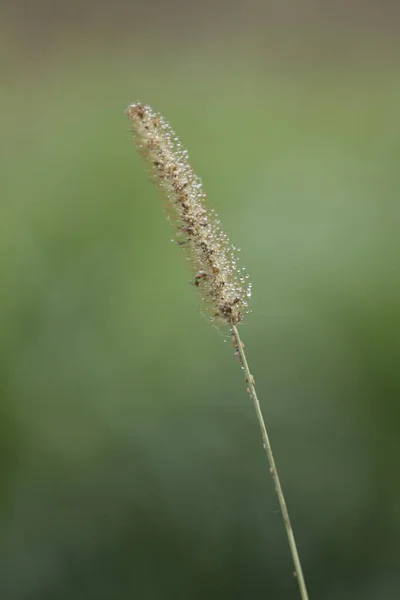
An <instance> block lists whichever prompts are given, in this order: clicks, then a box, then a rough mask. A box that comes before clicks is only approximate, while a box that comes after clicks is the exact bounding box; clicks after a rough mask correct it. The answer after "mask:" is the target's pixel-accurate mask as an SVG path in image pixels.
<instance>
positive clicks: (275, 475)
mask: <svg viewBox="0 0 400 600" xmlns="http://www.w3.org/2000/svg"><path fill="white" fill-rule="evenodd" d="M231 330H232V335H233V341H234V345H235V347H236V349H237V350H236V352H237V356H238V358H239V360H240V362H241V365H242V367H243V369H244V372H245V377H246V381H247V382H248V392H249V394H250V398H251V399H252V401H253V405H254V408H255V411H256V415H257V419H258V423H259V425H260V429H261V435H262V438H263V443H264V449H265V452H266V454H267V458H268V462H269V466H270V469H269V470H270V473H271V475H272V478H273V480H274V483H275V490H276V493H277V496H278V500H279V506H280V509H281V513H282V517H283V522H284V524H285V529H286V534H287V538H288V541H289V546H290V551H291V553H292V559H293V563H294V567H295V573H294V575H295V576H296V578H297V581H298V584H299V590H300V596H301V598H302V600H308V593H307V588H306V583H305V581H304V576H303V569H302V568H301V562H300V557H299V553H298V551H297V546H296V540H295V538H294V533H293V529H292V526H291V523H290V518H289V512H288V509H287V506H286V500H285V496H284V495H283V491H282V486H281V482H280V479H279V475H278V471H277V469H276V465H275V459H274V455H273V453H272V447H271V442H270V441H269V437H268V433H267V428H266V426H265V422H264V417H263V415H262V412H261V407H260V403H259V401H258V398H257V393H256V389H255V387H254V378H253V376H252V374H251V373H250V369H249V365H248V363H247V359H246V355H245V352H244V349H243V348H244V346H243V344H242V341H241V339H240V337H239V332H238V330H237V327H236V325H234V324H232V325H231Z"/></svg>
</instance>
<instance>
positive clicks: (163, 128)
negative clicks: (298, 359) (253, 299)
mask: <svg viewBox="0 0 400 600" xmlns="http://www.w3.org/2000/svg"><path fill="white" fill-rule="evenodd" d="M126 114H127V116H128V118H129V120H130V122H131V124H132V131H133V133H134V137H135V139H136V144H137V148H138V151H139V153H140V154H141V155H142V156H143V157H144V159H145V160H146V162H147V163H148V165H149V167H150V173H151V176H152V179H153V180H154V181H155V182H156V183H157V184H158V186H159V187H160V188H161V190H162V191H163V192H164V194H165V196H166V200H167V207H168V214H169V216H170V219H171V220H172V222H173V223H174V225H175V227H176V241H177V242H178V244H179V245H180V246H181V247H183V248H184V249H185V251H186V252H187V256H188V258H189V259H190V263H191V266H192V269H193V272H194V280H193V283H194V285H195V286H196V287H197V288H198V290H199V291H200V294H201V297H202V299H203V300H204V301H205V303H206V305H207V307H206V308H207V312H208V313H209V314H210V318H211V320H212V321H214V322H216V323H223V324H228V325H232V324H233V325H235V324H237V323H239V321H240V320H241V319H242V318H243V316H244V314H246V313H247V312H248V299H249V298H250V296H251V283H249V281H248V275H247V274H246V273H245V271H244V269H243V268H240V267H239V266H238V258H237V250H236V248H235V247H234V246H232V245H231V244H230V242H229V240H228V237H227V236H226V234H225V233H224V232H223V231H222V229H221V228H220V224H219V221H218V220H217V219H216V215H215V213H214V211H212V210H209V209H208V208H207V207H206V195H205V193H204V191H203V185H202V182H201V179H200V178H199V177H198V176H197V175H195V173H194V172H193V169H192V167H191V165H190V163H189V155H188V152H187V151H186V150H185V149H184V148H183V147H182V145H181V143H180V141H179V139H178V138H177V136H176V134H175V133H174V131H173V130H172V128H171V126H170V125H169V123H167V122H166V121H165V119H164V118H163V116H162V115H160V114H159V113H156V112H154V111H153V109H152V108H151V107H150V106H147V105H143V104H140V103H138V104H131V105H130V106H128V108H127V110H126Z"/></svg>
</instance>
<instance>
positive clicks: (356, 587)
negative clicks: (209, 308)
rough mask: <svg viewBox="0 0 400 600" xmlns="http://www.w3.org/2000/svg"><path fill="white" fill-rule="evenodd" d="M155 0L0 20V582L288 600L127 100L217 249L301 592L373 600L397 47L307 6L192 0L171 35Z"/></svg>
mask: <svg viewBox="0 0 400 600" xmlns="http://www.w3.org/2000/svg"><path fill="white" fill-rule="evenodd" d="M175 4H177V3H175ZM178 4H179V3H178ZM173 6H174V5H173ZM163 10H164V13H162V15H161V16H158V17H157V18H155V23H156V25H155V26H154V28H152V24H153V22H154V20H152V18H151V15H150V16H149V15H148V14H147V13H146V19H145V21H144V25H143V27H142V28H141V27H140V26H139V25H140V24H138V22H137V21H135V24H134V30H135V32H136V34H135V35H132V36H131V37H130V36H127V35H126V29H129V27H128V25H127V24H126V23H125V29H124V35H123V36H121V38H119V37H118V28H117V27H116V25H115V22H114V21H113V23H112V25H110V27H109V28H107V22H106V19H105V20H103V22H102V27H101V28H100V27H99V29H98V30H96V28H95V27H93V28H92V29H91V30H90V32H88V33H87V34H85V31H82V29H80V28H79V27H78V25H76V24H75V26H73V25H71V24H70V23H69V24H68V27H66V28H65V29H62V28H61V29H56V33H54V32H53V30H52V24H51V21H50V20H49V21H48V22H47V23H46V24H47V27H44V28H43V29H44V30H45V31H46V33H43V32H42V30H41V28H38V29H35V27H32V28H31V29H30V28H27V27H26V23H24V22H23V18H22V16H21V15H22V13H21V15H20V20H18V19H17V18H16V17H15V14H14V15H13V18H12V19H11V17H10V23H12V25H10V27H9V28H7V27H6V26H5V25H6V24H7V21H5V22H3V23H2V27H3V29H4V32H3V35H2V42H1V48H2V56H3V60H2V62H3V63H4V66H5V67H6V68H5V69H4V74H3V75H2V96H1V117H0V118H1V139H0V153H1V162H0V181H1V184H0V185H1V205H0V328H1V336H0V390H1V397H0V533H1V535H0V559H1V560H0V597H1V598H2V599H3V598H4V600H64V599H65V600H67V599H68V600H70V599H74V600H84V599H85V600H86V599H92V598H93V600H94V599H96V600H102V599H111V598H117V599H124V600H125V599H128V598H141V599H146V600H147V599H148V600H153V599H154V600H158V599H163V600H166V599H169V598H171V599H172V598H173V599H177V598H189V599H192V598H193V599H197V598H199V599H200V598H201V599H203V598H218V599H221V598H229V599H230V600H233V599H236V598H237V599H241V600H242V599H243V598H261V597H262V598H271V599H273V600H275V599H278V598H279V599H292V598H293V599H295V598H298V594H297V589H296V582H295V580H294V579H293V577H292V565H291V559H290V555H289V550H288V547H287V542H286V538H285V533H284V528H283V525H282V520H281V516H280V514H279V511H278V505H277V500H276V497H275V494H274V490H273V484H272V481H271V480H270V476H269V473H268V468H267V464H266V460H265V457H264V454H263V451H262V445H261V441H260V435H259V431H258V426H257V422H256V419H255V416H254V413H253V409H252V407H251V404H250V402H249V399H248V396H247V394H246V392H245V386H244V382H243V377H242V373H241V371H240V368H239V366H238V364H237V363H236V361H235V359H234V357H233V350H232V348H231V344H230V338H229V332H228V331H218V330H215V329H214V328H213V327H211V326H210V325H208V324H207V321H206V318H205V317H204V316H203V315H202V313H201V310H200V309H201V307H199V306H198V304H199V302H198V299H197V298H196V295H195V293H194V290H193V289H192V287H191V286H190V285H189V279H190V273H189V271H188V270H187V267H186V265H185V260H184V256H183V254H182V253H180V251H179V249H178V248H177V247H176V246H174V245H173V244H171V243H170V238H171V237H173V231H171V230H169V228H168V227H169V226H168V224H167V222H166V220H165V218H164V216H163V214H162V204H163V199H162V198H160V196H159V194H158V192H157V190H155V189H153V187H152V186H151V184H150V183H149V182H148V180H147V178H146V174H145V170H144V167H143V164H142V163H141V161H140V159H139V158H138V156H137V155H136V153H135V148H134V144H133V143H132V141H131V136H130V134H129V132H128V123H127V120H126V117H125V116H124V112H123V111H124V108H125V106H126V105H127V104H128V103H130V102H133V101H137V100H141V101H144V102H149V103H151V104H152V105H153V106H154V108H155V109H157V110H160V111H162V112H163V113H164V115H165V116H166V118H167V119H168V120H169V121H170V122H171V123H172V126H173V127H174V129H175V130H176V131H177V133H178V135H179V136H180V138H181V140H182V141H183V143H184V144H185V146H187V147H188V149H189V151H190V155H191V159H192V163H193V164H194V166H195V168H196V170H197V172H198V173H199V175H201V176H202V177H203V181H204V186H205V189H206V191H207V193H208V197H209V203H210V204H212V206H213V207H214V208H215V209H216V210H217V211H218V213H219V214H220V217H221V219H222V221H223V224H224V226H225V229H226V230H227V232H228V233H229V235H230V237H231V240H232V242H233V243H234V244H235V245H237V246H241V247H242V252H241V255H242V257H241V260H242V261H243V264H245V265H246V266H247V268H248V271H249V273H250V275H251V279H252V282H253V299H252V303H251V307H252V313H251V314H250V315H249V316H248V317H247V318H246V319H245V322H244V323H243V325H242V326H241V331H242V335H243V338H244V341H245V343H246V349H247V351H248V356H249V360H250V363H251V368H252V370H253V372H254V374H255V378H256V382H257V387H258V391H259V395H260V399H261V403H262V407H263V410H264V414H265V416H266V420H267V423H268V424H269V427H270V432H271V437H272V441H273V444H274V447H275V453H276V458H277V462H278V466H279V467H280V470H281V477H282V482H283V486H284V489H285V492H286V495H287V500H288V504H289V508H290V512H291V516H292V521H293V525H294V528H295V533H296V536H297V539H298V544H299V549H300V554H301V557H302V561H303V566H304V570H305V576H306V579H307V582H308V587H309V592H310V597H311V598H312V599H315V600H316V599H319V600H321V599H326V600H350V599H352V600H353V599H355V598H360V599H361V598H362V599H363V600H373V599H374V600H375V599H378V598H379V600H395V599H397V598H399V597H400V572H399V563H400V561H399V556H400V543H399V534H400V482H399V476H398V471H399V468H398V458H399V451H400V441H399V440H400V436H399V419H400V403H399V400H400V394H399V392H400V372H399V358H400V342H399V334H400V326H399V323H400V274H399V242H398V238H399V225H400V207H399V188H400V174H399V156H400V141H399V140H400V118H399V106H400V78H399V63H400V58H399V56H398V54H397V49H396V48H394V42H393V41H392V42H388V38H387V37H385V36H384V35H383V34H381V35H378V36H374V35H373V32H372V31H368V30H367V31H365V32H364V33H363V35H362V36H361V38H360V39H358V38H356V39H355V38H353V37H352V35H350V33H349V32H347V37H343V40H344V41H343V45H344V47H345V48H346V49H347V50H343V48H342V47H341V43H340V40H339V39H338V38H339V37H340V36H341V35H344V34H343V31H342V30H341V29H338V30H337V31H338V34H336V33H335V32H336V30H335V28H333V29H332V28H330V27H328V24H329V23H328V24H327V23H325V25H324V29H321V27H316V26H315V27H314V28H312V27H311V26H310V27H309V28H307V27H304V26H303V29H302V30H301V31H302V33H301V34H300V33H299V32H298V31H297V32H296V28H295V27H291V28H286V29H285V27H284V25H282V23H281V25H280V27H281V30H280V31H281V32H282V36H283V39H282V40H281V42H279V35H278V33H279V29H278V30H275V31H274V30H273V28H270V30H269V32H270V33H271V39H272V41H271V42H269V41H268V35H267V33H266V31H264V29H263V22H256V21H257V19H254V22H252V23H253V25H252V26H251V25H250V21H247V22H246V24H245V26H244V25H243V27H241V23H240V21H238V22H236V21H235V20H234V19H233V20H232V23H227V22H226V21H225V20H224V19H223V18H222V17H221V16H220V17H219V19H218V22H217V24H215V23H214V22H213V19H212V18H211V16H212V10H211V8H210V7H209V8H208V9H207V10H209V11H210V16H209V18H208V17H204V22H203V21H202V26H201V27H199V28H196V27H194V25H193V35H192V36H191V29H190V26H189V25H188V24H187V23H186V22H183V21H182V23H183V24H182V28H180V27H179V26H178V24H177V23H175V22H174V20H173V18H172V17H171V15H169V16H168V18H167V16H166V15H167V10H166V9H165V8H164V9H163ZM30 14H31V13H30ZM43 15H44V16H43ZM45 15H46V13H41V19H42V21H43V19H44V20H45V19H46V16H45ZM30 18H32V16H30ZM163 19H165V20H164V21H163ZM43 22H44V21H43ZM61 22H62V19H61ZM163 23H164V24H165V28H163ZM42 24H43V23H42ZM207 24H208V25H207ZM183 25H184V27H183ZM335 26H336V27H337V24H336V25H335ZM352 26H354V23H353V25H352ZM57 27H59V23H58V24H57ZM388 27H389V23H388ZM350 29H351V28H350ZM49 32H52V34H51V35H50V33H49ZM309 34H310V35H311V36H312V37H311V41H309V39H308V35H309ZM293 40H295V42H296V43H294V42H293ZM299 40H300V42H301V43H300V42H299ZM291 42H293V46H291ZM269 43H270V46H269V45H268V44H269ZM330 44H332V48H334V50H332V53H331V54H330V50H329V48H331V46H330ZM297 48H299V50H297Z"/></svg>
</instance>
